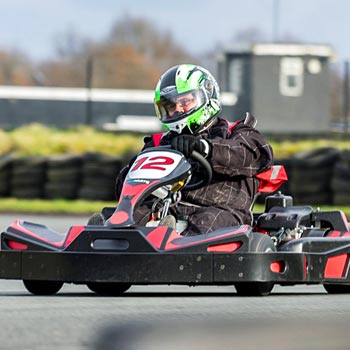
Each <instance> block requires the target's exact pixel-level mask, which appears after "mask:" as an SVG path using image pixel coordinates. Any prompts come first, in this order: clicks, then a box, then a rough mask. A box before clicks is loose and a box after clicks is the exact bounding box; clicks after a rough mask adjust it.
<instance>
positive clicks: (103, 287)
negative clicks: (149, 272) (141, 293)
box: [86, 282, 131, 296]
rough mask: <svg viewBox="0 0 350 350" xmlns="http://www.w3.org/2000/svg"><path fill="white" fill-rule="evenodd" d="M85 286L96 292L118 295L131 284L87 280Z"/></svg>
mask: <svg viewBox="0 0 350 350" xmlns="http://www.w3.org/2000/svg"><path fill="white" fill-rule="evenodd" d="M86 285H87V287H88V288H89V289H90V290H91V291H93V292H95V293H96V294H100V295H105V296H118V295H121V294H123V293H124V292H126V291H127V290H128V289H129V288H130V287H131V284H129V283H118V282H89V283H87V284H86Z"/></svg>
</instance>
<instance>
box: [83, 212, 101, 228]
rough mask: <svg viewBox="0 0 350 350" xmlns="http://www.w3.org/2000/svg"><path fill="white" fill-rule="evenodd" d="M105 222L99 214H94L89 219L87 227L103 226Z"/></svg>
mask: <svg viewBox="0 0 350 350" xmlns="http://www.w3.org/2000/svg"><path fill="white" fill-rule="evenodd" d="M105 221H106V219H105V218H104V216H103V215H102V214H101V213H94V214H92V215H91V216H90V217H89V219H88V222H87V225H97V226H103V225H104V224H105Z"/></svg>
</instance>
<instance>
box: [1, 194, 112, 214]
mask: <svg viewBox="0 0 350 350" xmlns="http://www.w3.org/2000/svg"><path fill="white" fill-rule="evenodd" d="M115 205H116V204H115V202H103V201H87V200H66V199H53V200H45V199H18V198H1V199H0V212H3V213H4V212H6V213H10V212H11V213H17V212H25V213H42V214H67V215H68V214H70V215H74V214H76V215H77V214H83V215H85V214H87V215H89V214H92V213H95V212H99V211H101V209H102V208H103V207H106V206H109V207H110V206H115Z"/></svg>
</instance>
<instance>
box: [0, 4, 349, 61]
mask: <svg viewBox="0 0 350 350" xmlns="http://www.w3.org/2000/svg"><path fill="white" fill-rule="evenodd" d="M275 4H278V8H279V12H278V14H279V15H278V19H279V20H278V21H277V22H274V21H273V19H274V15H273V13H274V11H273V9H274V5H275ZM125 14H129V15H130V16H135V17H143V18H147V19H150V20H152V21H154V23H155V24H156V25H157V27H158V28H159V29H163V30H166V31H171V32H172V33H173V36H174V38H175V39H176V40H177V41H178V42H180V43H183V45H184V46H185V48H186V49H187V50H188V51H190V52H194V53H197V54H198V53H201V52H202V53H203V52H207V51H210V50H212V49H213V48H214V47H216V45H217V44H218V43H220V44H224V43H229V42H230V41H232V39H233V37H234V36H235V35H236V33H237V31H240V30H243V29H246V28H252V27H255V28H257V29H259V30H260V31H261V32H262V33H263V34H264V36H265V38H266V39H268V40H269V39H271V40H272V39H273V32H274V31H273V28H274V25H273V23H277V24H278V26H277V27H278V32H279V34H280V35H284V34H286V33H288V34H290V35H292V36H293V37H296V38H298V39H300V40H301V41H303V42H305V43H312V44H329V45H331V46H332V47H333V49H334V50H335V52H336V54H337V56H338V60H339V61H342V60H344V59H347V58H350V40H349V35H350V20H349V17H350V0H176V1H159V0H157V1H155V0H0V49H18V50H20V51H22V52H24V53H26V54H27V55H28V56H30V57H31V58H33V59H37V60H41V59H46V58H48V57H50V55H53V54H54V48H55V39H56V38H57V37H58V36H60V35H63V34H64V33H65V32H67V31H68V30H73V31H75V32H76V33H78V34H79V35H80V36H82V37H85V38H91V39H100V38H103V37H105V36H106V35H107V33H108V32H109V30H110V29H111V26H112V24H113V22H115V21H116V20H117V19H119V18H121V17H122V16H123V15H125Z"/></svg>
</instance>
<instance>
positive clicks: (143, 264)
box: [0, 249, 350, 285]
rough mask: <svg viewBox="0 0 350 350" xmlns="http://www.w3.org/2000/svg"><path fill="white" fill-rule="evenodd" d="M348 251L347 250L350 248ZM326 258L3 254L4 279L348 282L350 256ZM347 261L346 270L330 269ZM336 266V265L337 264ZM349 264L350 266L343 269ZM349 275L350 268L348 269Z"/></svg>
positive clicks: (300, 255)
mask: <svg viewBox="0 0 350 350" xmlns="http://www.w3.org/2000/svg"><path fill="white" fill-rule="evenodd" d="M347 250H349V249H347ZM338 253H339V254H336V255H334V254H328V253H296V252H274V253H233V254H232V253H231V254H227V253H222V254H221V253H215V254H208V253H161V254H160V253H95V252H88V253H86V252H62V251H57V252H55V251H45V252H29V251H1V252H0V278H1V279H21V280H54V281H63V282H72V283H85V282H92V281H97V282H123V283H131V284H187V285H199V284H207V285H208V284H214V285H221V284H234V283H238V282H252V281H256V282H265V281H272V282H274V283H276V284H312V283H325V282H327V283H349V282H350V280H349V276H348V272H346V271H344V270H346V269H347V267H348V264H349V259H348V254H350V251H347V252H343V253H341V252H338ZM343 256H345V257H346V258H345V259H343V258H342V260H344V264H343V265H344V266H340V265H339V261H336V265H337V266H338V265H339V266H340V267H338V268H337V269H336V270H331V269H330V268H329V267H327V266H328V265H329V263H330V261H332V259H339V257H343ZM333 265H334V264H333ZM345 265H346V266H345ZM347 270H348V269H347Z"/></svg>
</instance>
